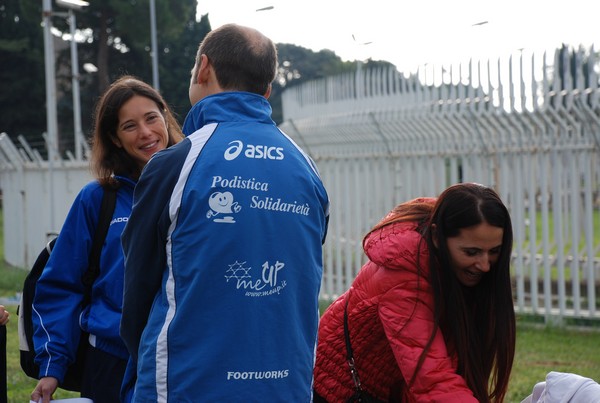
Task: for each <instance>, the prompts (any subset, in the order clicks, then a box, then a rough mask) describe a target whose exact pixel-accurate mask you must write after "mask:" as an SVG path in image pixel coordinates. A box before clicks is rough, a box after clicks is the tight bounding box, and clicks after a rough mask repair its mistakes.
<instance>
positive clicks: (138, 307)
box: [120, 143, 184, 362]
mask: <svg viewBox="0 0 600 403" xmlns="http://www.w3.org/2000/svg"><path fill="white" fill-rule="evenodd" d="M180 144H181V143H180ZM180 149H181V148H180ZM168 151H172V149H170V150H168ZM169 156H170V157H172V156H173V154H171V153H170V154H169ZM183 159H184V158H183ZM182 163H183V161H181V162H180V163H179V165H181V164H182ZM177 164H178V163H177V162H173V158H167V155H166V154H163V152H159V153H157V154H155V155H154V156H153V158H152V159H151V160H150V161H149V162H148V164H146V166H145V168H144V170H143V172H142V175H141V177H140V180H139V181H138V183H137V185H136V187H135V192H134V196H133V209H132V212H131V216H130V217H129V220H128V222H127V225H126V226H125V229H124V231H123V234H122V236H121V242H122V245H123V253H124V255H125V277H124V289H123V314H122V316H121V326H120V335H121V338H122V339H123V341H124V343H125V345H126V347H127V350H128V351H129V354H130V355H131V357H132V359H133V360H134V362H137V356H138V348H139V344H140V338H141V335H142V332H143V330H144V327H145V326H146V322H147V320H148V315H149V313H150V309H151V307H152V304H153V302H154V299H155V297H156V295H157V293H158V291H159V290H160V287H161V282H162V277H163V274H164V272H165V270H166V269H167V257H166V249H165V245H166V237H167V231H168V228H169V224H170V223H169V216H168V211H169V210H168V209H169V200H170V197H171V194H172V191H173V187H174V184H175V183H176V180H177V175H178V174H179V169H178V168H177Z"/></svg>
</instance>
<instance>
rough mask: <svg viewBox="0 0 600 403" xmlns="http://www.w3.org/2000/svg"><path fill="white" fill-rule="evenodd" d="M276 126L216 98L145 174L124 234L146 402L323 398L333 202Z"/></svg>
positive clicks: (126, 321)
mask: <svg viewBox="0 0 600 403" xmlns="http://www.w3.org/2000/svg"><path fill="white" fill-rule="evenodd" d="M270 115H271V107H270V105H269V104H268V102H267V100H266V99H265V98H264V97H261V96H258V95H254V94H250V93H244V92H226V93H221V94H217V95H212V96H209V97H206V98H204V99H203V100H202V101H200V102H198V103H197V104H196V105H195V106H194V107H193V108H192V110H191V111H190V113H189V114H188V116H187V118H186V122H185V124H184V132H186V134H188V137H187V138H186V139H185V140H184V141H183V142H181V143H179V144H177V145H175V146H173V147H171V148H169V149H168V150H164V151H161V152H159V153H157V154H156V155H155V156H154V158H153V159H152V160H151V161H150V162H149V163H148V164H147V165H146V168H145V169H144V172H143V173H142V176H141V178H140V180H139V182H138V185H137V187H136V190H135V196H134V207H133V211H132V215H131V218H130V220H129V222H128V224H127V226H126V228H125V231H124V233H123V237H122V240H123V247H124V252H125V294H124V303H123V319H122V322H121V335H122V337H123V339H124V341H125V344H126V345H127V348H128V349H129V351H130V353H131V354H132V357H133V358H132V365H135V364H136V363H137V384H136V386H135V391H134V392H133V400H134V401H136V402H150V401H152V402H166V401H169V402H178V403H180V402H200V401H203V402H204V401H206V402H227V401H240V402H241V401H243V402H253V401H257V402H258V401H261V402H262V401H271V402H277V401H280V402H307V401H310V399H311V390H312V371H313V364H314V355H315V347H316V339H317V326H318V321H319V310H318V295H319V290H320V284H321V276H322V242H323V241H324V239H325V235H326V229H327V222H328V206H329V201H328V197H327V193H326V191H325V188H324V186H323V184H322V182H321V179H320V177H319V174H318V172H317V169H316V167H315V165H314V163H313V161H312V160H311V159H310V158H309V157H308V156H307V155H306V154H305V153H304V152H303V151H302V150H301V149H299V147H298V146H297V145H296V144H295V143H294V142H293V141H292V140H291V139H290V138H289V137H287V136H286V135H285V134H284V133H282V132H281V131H280V130H279V129H278V128H277V127H276V126H275V124H274V123H273V121H272V120H271V118H270ZM126 382H127V381H126ZM124 389H126V388H124ZM125 394H127V391H125ZM129 397H131V394H129Z"/></svg>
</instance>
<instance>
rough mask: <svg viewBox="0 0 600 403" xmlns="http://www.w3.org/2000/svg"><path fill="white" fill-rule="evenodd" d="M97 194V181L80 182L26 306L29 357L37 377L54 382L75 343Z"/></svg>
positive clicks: (99, 195)
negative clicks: (32, 353)
mask: <svg viewBox="0 0 600 403" xmlns="http://www.w3.org/2000/svg"><path fill="white" fill-rule="evenodd" d="M101 198H102V188H100V186H99V185H98V186H87V187H85V188H84V189H82V191H81V192H80V193H79V195H78V196H77V197H76V199H75V201H74V202H73V204H72V206H71V209H70V210H69V213H68V214H67V217H66V219H65V222H64V224H63V227H62V229H61V231H60V235H59V237H58V239H57V240H56V244H55V245H54V249H53V250H52V253H51V254H50V258H49V259H48V262H47V264H46V267H45V269H44V271H43V273H42V275H41V276H40V278H39V280H38V282H37V285H36V292H35V297H34V300H33V306H32V321H33V329H34V334H33V341H34V347H35V352H36V358H35V362H36V363H37V364H38V365H39V367H40V373H39V376H40V377H44V376H52V377H54V378H57V379H58V380H59V382H60V383H62V381H63V379H64V375H65V373H66V370H67V368H68V366H69V365H70V364H71V363H72V362H73V361H74V360H75V354H76V352H77V346H78V345H79V338H80V335H81V328H80V326H79V317H80V315H81V304H82V301H83V295H84V291H85V289H84V286H83V283H82V281H81V277H82V276H83V274H84V273H85V271H86V269H87V267H88V256H89V253H90V249H91V244H92V238H93V232H94V229H95V227H96V221H97V220H98V217H97V216H98V211H99V208H100V200H101Z"/></svg>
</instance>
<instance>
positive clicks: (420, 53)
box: [198, 0, 600, 72]
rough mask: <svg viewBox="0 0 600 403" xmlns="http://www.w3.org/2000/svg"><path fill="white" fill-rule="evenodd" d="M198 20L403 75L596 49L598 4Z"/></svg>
mask: <svg viewBox="0 0 600 403" xmlns="http://www.w3.org/2000/svg"><path fill="white" fill-rule="evenodd" d="M268 6H273V9H271V10H266V11H256V10H257V9H260V8H264V7H268ZM198 13H199V14H206V13H208V14H209V19H210V22H211V25H212V27H213V29H214V28H216V27H218V26H220V25H223V24H225V23H228V22H235V23H239V24H243V25H249V26H252V27H254V28H257V29H259V30H260V31H262V32H263V33H264V34H266V35H267V36H269V37H271V39H273V40H274V41H275V42H276V43H277V42H281V43H292V44H296V45H299V46H303V47H306V48H309V49H312V50H314V51H319V50H321V49H330V50H332V51H334V52H335V53H336V54H337V55H338V56H340V57H341V58H342V59H344V60H356V59H367V58H372V59H375V60H386V61H389V62H391V63H393V64H395V65H396V66H397V67H398V69H399V70H400V71H403V72H407V71H415V70H416V68H417V67H419V66H423V65H424V64H425V63H428V64H430V65H431V64H435V65H441V64H451V63H458V62H462V61H465V60H468V59H469V57H474V58H475V59H482V60H487V59H489V58H491V59H497V58H499V57H508V56H509V55H510V54H514V53H517V52H519V49H525V51H527V52H533V51H535V52H536V53H541V52H543V50H550V51H553V50H554V49H556V48H557V47H560V45H561V44H562V43H567V44H569V45H579V44H583V45H584V46H586V47H589V46H591V45H592V44H595V48H596V49H598V48H600V28H599V26H600V0H502V1H499V0H398V1H395V0H368V1H360V2H359V1H355V0H346V1H342V0H319V1H317V0H296V1H291V0H199V1H198ZM476 24H480V25H476ZM353 36H354V38H353Z"/></svg>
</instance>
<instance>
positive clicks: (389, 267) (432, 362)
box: [314, 223, 477, 403]
mask: <svg viewBox="0 0 600 403" xmlns="http://www.w3.org/2000/svg"><path fill="white" fill-rule="evenodd" d="M420 239H421V236H420V235H419V233H418V232H417V231H416V224H414V223H396V224H391V225H388V226H386V227H384V228H382V229H379V230H377V231H375V232H373V233H371V234H370V235H369V237H368V238H367V239H366V241H365V243H364V249H365V253H366V254H367V256H368V258H369V262H367V263H366V264H365V265H364V266H363V267H362V269H361V270H360V273H359V274H358V276H357V277H356V279H355V280H354V283H353V285H352V287H351V288H350V290H349V291H347V292H346V293H344V294H343V295H342V296H340V298H338V299H337V300H336V301H335V302H334V303H333V304H332V305H331V306H330V307H329V308H328V309H327V311H326V312H325V313H324V314H323V316H322V318H321V322H320V324H319V343H318V346H317V357H316V364H315V371H314V382H315V383H314V388H315V390H316V392H317V393H318V394H319V395H321V396H322V397H324V398H325V399H326V400H327V401H328V402H331V403H333V402H344V401H346V399H347V398H348V397H350V396H351V395H352V394H353V392H354V384H353V382H352V378H351V376H350V371H349V369H348V364H347V362H346V347H345V342H344V322H343V320H344V306H345V304H346V299H347V298H349V299H350V300H349V305H348V315H349V316H348V321H349V328H350V335H351V336H350V338H351V343H352V348H353V350H354V360H355V363H356V367H357V370H358V373H359V376H360V380H361V383H362V385H363V389H366V390H367V391H369V392H370V393H371V394H373V395H375V396H376V397H378V398H379V399H381V400H386V401H388V400H389V401H400V402H444V403H451V402H460V403H465V402H477V400H476V399H475V398H474V397H473V393H472V392H471V390H470V389H469V388H468V387H467V384H466V382H465V380H464V379H463V378H462V377H461V376H459V375H457V374H456V359H455V357H451V356H449V354H448V351H447V349H446V345H445V343H444V339H443V336H442V333H441V331H438V332H437V335H436V337H435V340H434V341H433V344H432V345H431V348H430V350H429V352H428V354H427V357H426V359H425V361H424V363H423V365H422V367H421V369H420V371H419V375H418V376H417V378H416V381H415V382H414V384H413V385H412V386H411V388H410V389H409V388H407V386H406V385H407V383H408V381H409V380H410V379H411V377H412V375H413V373H414V371H415V369H416V365H417V362H418V360H419V357H420V355H421V352H422V351H423V349H424V346H425V344H426V343H427V341H428V340H429V337H430V335H431V331H432V329H433V295H432V291H431V286H430V284H429V283H428V282H427V274H428V254H427V245H426V244H425V242H421V243H420V245H421V246H420V247H421V249H420V252H419V255H420V267H421V270H422V272H423V274H424V276H425V277H424V276H421V277H420V278H419V277H418V276H417V264H416V261H417V250H418V244H419V241H420ZM418 290H420V291H418Z"/></svg>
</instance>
